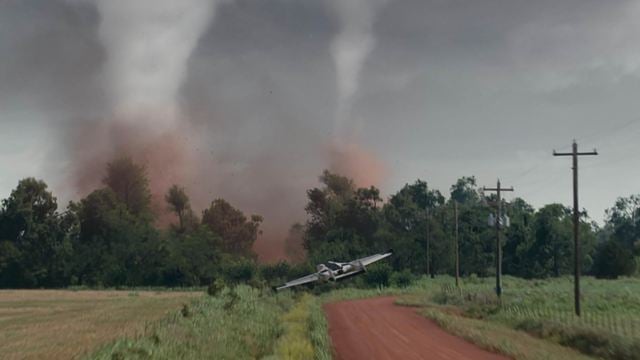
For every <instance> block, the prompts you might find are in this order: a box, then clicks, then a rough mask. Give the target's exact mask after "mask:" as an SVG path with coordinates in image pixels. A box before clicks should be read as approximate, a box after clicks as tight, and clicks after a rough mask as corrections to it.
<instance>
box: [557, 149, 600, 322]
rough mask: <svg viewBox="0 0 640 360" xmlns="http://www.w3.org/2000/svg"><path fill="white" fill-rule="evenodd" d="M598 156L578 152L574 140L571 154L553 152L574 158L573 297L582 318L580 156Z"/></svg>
mask: <svg viewBox="0 0 640 360" xmlns="http://www.w3.org/2000/svg"><path fill="white" fill-rule="evenodd" d="M583 155H598V152H597V151H596V149H593V151H589V152H578V144H577V143H576V141H575V140H573V145H572V151H571V152H570V153H558V152H556V151H555V150H553V156H571V157H572V158H573V168H572V170H573V247H574V250H573V262H574V264H573V274H574V281H573V297H574V303H575V312H576V315H577V316H580V313H581V311H580V239H579V231H580V209H579V207H578V156H583Z"/></svg>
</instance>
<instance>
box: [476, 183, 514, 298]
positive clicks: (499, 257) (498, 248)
mask: <svg viewBox="0 0 640 360" xmlns="http://www.w3.org/2000/svg"><path fill="white" fill-rule="evenodd" d="M482 190H483V191H495V192H496V194H497V195H498V202H497V204H496V221H495V226H496V295H498V298H500V297H501V296H502V242H501V241H500V227H501V224H500V223H501V222H502V197H501V196H500V195H501V193H502V192H503V191H513V187H510V188H503V187H501V186H500V180H499V179H498V184H497V186H496V187H495V188H488V187H483V188H482ZM503 225H506V224H503Z"/></svg>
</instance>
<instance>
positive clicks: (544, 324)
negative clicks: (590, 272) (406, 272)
mask: <svg viewBox="0 0 640 360" xmlns="http://www.w3.org/2000/svg"><path fill="white" fill-rule="evenodd" d="M428 281H431V283H432V284H433V286H432V288H431V289H429V290H427V291H423V292H416V293H409V294H407V295H405V296H402V297H401V298H400V299H399V300H398V303H400V304H402V305H407V306H420V307H426V308H427V310H426V311H425V314H426V315H427V316H428V317H430V318H432V319H434V320H436V321H438V323H439V324H440V325H441V326H443V327H444V328H445V329H447V330H449V331H452V332H453V333H455V334H457V335H459V336H463V337H465V338H468V339H470V340H472V341H474V342H476V343H478V344H480V345H483V346H485V347H487V348H492V347H495V348H497V349H499V350H500V352H502V353H505V354H507V355H511V356H516V353H514V352H513V351H512V350H513V349H510V348H509V347H508V346H502V345H500V344H499V342H496V341H494V340H495V339H494V338H496V337H497V335H496V334H497V333H501V332H502V333H505V334H506V333H512V332H514V331H517V330H520V333H521V334H523V333H529V334H531V335H534V336H536V337H540V338H543V339H547V340H549V341H551V342H555V343H558V344H560V345H564V346H568V347H572V348H575V349H576V350H578V351H580V352H582V353H584V354H587V355H593V356H597V357H600V358H604V359H635V358H636V357H635V356H637V355H635V354H639V353H640V352H638V348H639V346H640V341H639V340H638V339H640V280H639V279H633V278H625V279H620V280H615V281H611V280H597V279H594V278H585V279H584V281H583V288H582V289H583V291H582V296H583V298H584V300H583V316H582V317H576V316H574V314H573V298H572V292H571V290H572V286H573V283H572V281H571V279H570V278H568V277H564V278H559V279H553V280H551V279H548V280H523V279H518V278H513V277H506V278H505V281H504V287H505V293H504V294H503V299H502V301H498V299H497V297H496V296H495V295H494V293H493V291H492V286H493V279H482V278H468V279H465V280H464V282H463V286H462V287H461V288H456V287H455V286H453V285H452V284H453V280H452V279H450V278H438V279H436V280H435V281H434V280H428ZM472 320H473V321H472ZM456 324H458V325H459V324H464V325H459V326H458V325H456ZM465 327H469V328H468V329H467V330H465ZM475 328H486V329H488V328H491V329H494V330H495V331H494V330H490V332H488V333H486V334H485V333H483V332H482V331H480V332H477V331H476V330H469V329H475ZM469 332H471V333H469ZM483 334H484V335H483ZM487 334H489V335H487ZM519 336H520V335H519ZM498 338H499V337H498ZM505 339H508V337H507V338H505ZM523 341H524V340H523ZM487 342H489V343H487ZM511 342H512V341H508V343H511ZM516 357H517V358H529V357H526V356H522V357H521V356H516ZM542 358H544V357H542Z"/></svg>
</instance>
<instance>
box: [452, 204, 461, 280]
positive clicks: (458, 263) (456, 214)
mask: <svg viewBox="0 0 640 360" xmlns="http://www.w3.org/2000/svg"><path fill="white" fill-rule="evenodd" d="M453 217H454V218H455V223H456V227H455V229H456V230H455V232H456V233H455V235H456V237H455V241H456V242H455V252H456V287H460V243H459V239H458V202H457V201H454V202H453Z"/></svg>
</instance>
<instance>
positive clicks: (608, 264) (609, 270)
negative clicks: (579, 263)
mask: <svg viewBox="0 0 640 360" xmlns="http://www.w3.org/2000/svg"><path fill="white" fill-rule="evenodd" d="M635 270H636V263H635V259H634V258H633V254H632V253H631V251H629V250H628V249H626V248H625V247H624V246H622V245H621V244H620V243H619V242H617V241H615V240H609V241H607V242H605V243H603V244H602V245H600V247H599V249H598V253H597V254H596V258H595V261H594V264H593V273H594V275H595V276H596V277H599V278H606V279H617V278H618V276H621V275H631V274H633V273H634V272H635Z"/></svg>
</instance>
